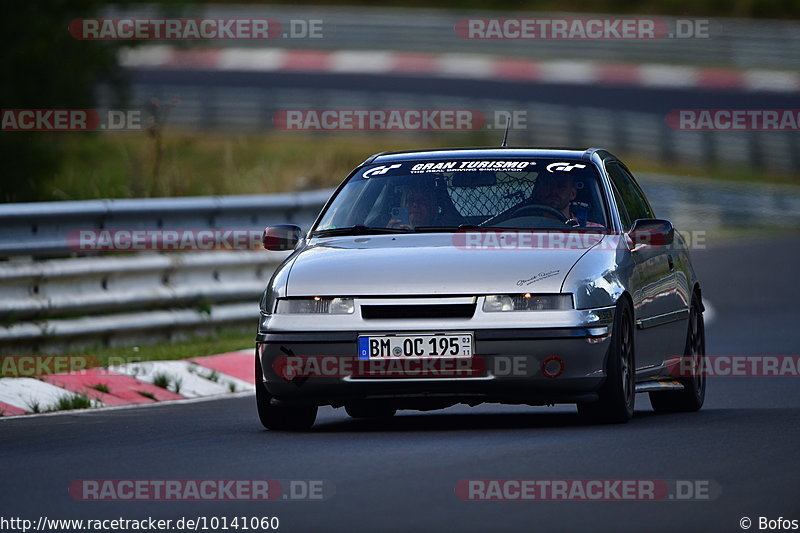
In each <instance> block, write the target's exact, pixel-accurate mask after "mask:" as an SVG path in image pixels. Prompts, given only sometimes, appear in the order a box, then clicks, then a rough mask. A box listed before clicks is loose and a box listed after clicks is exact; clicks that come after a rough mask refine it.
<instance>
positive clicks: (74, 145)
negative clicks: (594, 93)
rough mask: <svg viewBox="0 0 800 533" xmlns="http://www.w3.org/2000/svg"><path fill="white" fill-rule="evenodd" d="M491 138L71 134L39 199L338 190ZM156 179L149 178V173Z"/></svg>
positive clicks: (755, 176) (637, 166)
mask: <svg viewBox="0 0 800 533" xmlns="http://www.w3.org/2000/svg"><path fill="white" fill-rule="evenodd" d="M495 137H497V135H496V133H495V132H473V133H465V134H449V135H446V134H439V135H437V134H431V135H414V136H411V135H392V134H363V133H350V134H338V135H328V134H310V133H299V132H282V133H274V132H273V133H263V134H251V135H245V134H227V135H226V134H221V133H205V134H199V133H195V132H191V133H190V132H181V131H171V130H167V132H166V133H165V134H164V137H163V147H162V148H163V153H162V154H161V161H160V163H159V165H158V167H159V171H158V172H157V173H155V172H154V170H153V168H154V160H155V158H156V152H157V150H156V147H155V144H154V143H153V141H152V140H151V139H149V138H148V137H147V136H145V135H144V134H138V133H132V134H116V135H112V134H79V135H70V136H66V137H64V138H63V140H62V142H64V143H65V144H66V146H65V148H66V149H65V153H66V154H67V155H66V157H65V159H64V161H63V165H62V168H61V169H60V170H59V171H58V172H57V173H55V174H54V175H53V176H51V177H50V178H49V179H48V180H46V181H45V182H44V183H42V184H41V187H40V199H41V200H84V199H92V198H141V197H159V196H198V195H200V196H203V195H227V194H259V193H279V192H289V191H298V190H309V189H318V188H324V187H333V186H335V185H338V184H339V182H340V181H341V180H342V179H344V177H345V176H347V174H348V173H349V172H350V171H351V170H352V169H353V168H354V167H355V166H357V165H358V164H360V163H361V162H362V161H364V159H366V158H367V157H368V156H370V155H372V154H374V153H377V152H382V151H392V150H410V149H423V148H445V147H454V146H481V145H483V146H486V145H489V146H491V145H495V144H497V141H498V139H496V138H495ZM619 155H620V156H621V157H623V158H624V159H625V160H626V162H628V164H629V165H628V166H630V167H631V169H632V170H633V171H634V172H636V171H640V172H664V173H669V174H678V175H687V176H708V177H711V178H716V179H725V180H736V181H742V180H744V181H760V182H771V183H776V182H777V183H786V182H792V181H793V180H795V181H796V176H792V175H790V174H786V175H784V174H780V173H762V172H759V173H756V172H755V171H752V170H749V169H745V168H722V167H721V168H713V169H706V168H703V167H692V166H689V165H674V164H671V163H662V162H658V161H653V160H650V159H643V158H636V157H635V155H634V156H633V157H625V156H626V154H619ZM154 174H157V175H154Z"/></svg>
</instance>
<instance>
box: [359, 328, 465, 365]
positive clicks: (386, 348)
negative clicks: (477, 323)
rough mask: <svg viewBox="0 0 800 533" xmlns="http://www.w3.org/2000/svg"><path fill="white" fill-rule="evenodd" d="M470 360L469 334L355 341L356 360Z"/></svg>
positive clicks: (407, 336) (393, 337) (363, 338)
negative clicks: (447, 358)
mask: <svg viewBox="0 0 800 533" xmlns="http://www.w3.org/2000/svg"><path fill="white" fill-rule="evenodd" d="M422 357H472V333H446V334H440V335H373V336H369V337H359V338H358V358H359V359H364V360H370V359H415V358H422Z"/></svg>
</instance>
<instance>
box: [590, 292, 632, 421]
mask: <svg viewBox="0 0 800 533" xmlns="http://www.w3.org/2000/svg"><path fill="white" fill-rule="evenodd" d="M598 392H599V394H600V399H599V401H597V402H594V403H579V404H578V413H579V414H580V415H581V416H583V417H584V418H586V419H588V420H590V421H592V422H599V423H605V424H624V423H626V422H628V421H629V420H630V419H631V418H633V409H634V405H635V403H636V350H635V346H634V334H633V312H632V311H631V306H630V304H629V303H628V300H627V299H625V298H620V300H619V302H618V303H617V309H616V312H615V313H614V326H613V329H612V332H611V344H610V346H609V347H608V357H607V358H606V380H605V383H603V386H602V388H601V389H600V390H599V391H598Z"/></svg>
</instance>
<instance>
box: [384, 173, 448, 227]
mask: <svg viewBox="0 0 800 533" xmlns="http://www.w3.org/2000/svg"><path fill="white" fill-rule="evenodd" d="M403 207H404V208H405V209H406V210H407V211H408V220H403V219H402V218H392V219H391V220H389V223H388V224H386V227H387V228H400V229H414V228H415V227H416V226H430V225H433V220H434V218H435V215H436V211H437V208H436V203H435V201H434V192H433V191H432V190H429V189H428V188H427V187H426V186H425V185H423V184H421V183H418V184H416V185H412V186H411V187H410V188H409V189H408V190H407V191H406V194H405V197H404V198H403Z"/></svg>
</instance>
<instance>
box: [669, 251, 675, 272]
mask: <svg viewBox="0 0 800 533" xmlns="http://www.w3.org/2000/svg"><path fill="white" fill-rule="evenodd" d="M667 264H669V271H670V272H675V261H673V260H672V256H671V255H668V256H667Z"/></svg>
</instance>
